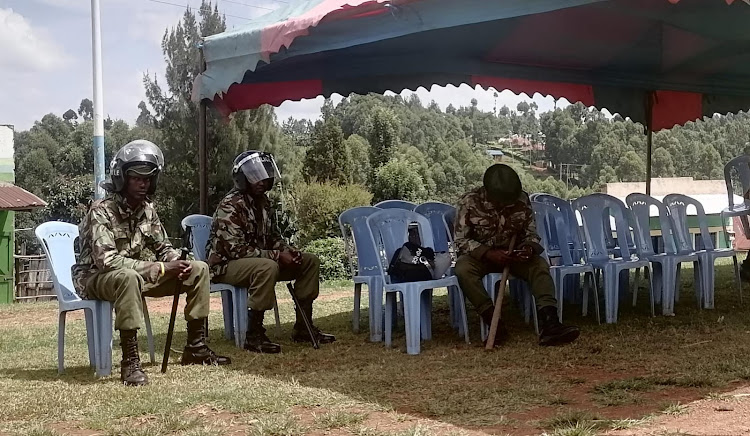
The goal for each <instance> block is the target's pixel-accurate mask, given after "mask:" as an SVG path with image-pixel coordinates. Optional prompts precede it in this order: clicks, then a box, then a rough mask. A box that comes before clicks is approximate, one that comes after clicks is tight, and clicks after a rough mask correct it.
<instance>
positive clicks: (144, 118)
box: [135, 101, 156, 127]
mask: <svg viewBox="0 0 750 436" xmlns="http://www.w3.org/2000/svg"><path fill="white" fill-rule="evenodd" d="M138 109H140V110H141V113H140V114H138V118H136V120H135V125H136V126H138V127H154V126H155V125H156V119H154V116H153V115H152V114H151V111H150V110H148V106H146V102H145V101H141V102H140V103H138Z"/></svg>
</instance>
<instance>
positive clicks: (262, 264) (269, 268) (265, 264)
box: [255, 259, 279, 280]
mask: <svg viewBox="0 0 750 436" xmlns="http://www.w3.org/2000/svg"><path fill="white" fill-rule="evenodd" d="M255 269H256V271H257V275H258V276H260V277H269V278H273V279H274V280H275V279H276V277H278V275H279V263H278V262H276V261H275V260H271V259H258V260H257V265H256V267H255Z"/></svg>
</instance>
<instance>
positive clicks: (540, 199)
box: [529, 193, 583, 255]
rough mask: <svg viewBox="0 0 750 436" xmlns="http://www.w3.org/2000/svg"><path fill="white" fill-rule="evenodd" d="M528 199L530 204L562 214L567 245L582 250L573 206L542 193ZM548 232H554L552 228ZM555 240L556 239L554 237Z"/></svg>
mask: <svg viewBox="0 0 750 436" xmlns="http://www.w3.org/2000/svg"><path fill="white" fill-rule="evenodd" d="M529 198H530V199H531V201H532V203H543V204H546V205H548V206H552V207H554V208H555V209H557V210H559V211H560V212H561V213H562V216H563V219H564V220H565V221H564V222H565V224H567V226H568V231H567V234H568V243H570V244H571V245H572V246H573V247H572V248H573V249H576V250H583V237H582V236H581V227H580V226H579V225H578V218H577V217H576V213H575V211H574V210H573V206H572V205H571V204H570V202H569V201H568V200H565V199H562V198H560V197H555V196H554V195H550V194H542V193H538V194H533V196H529ZM548 230H550V231H554V228H551V229H548ZM555 239H557V238H556V237H555ZM550 255H552V254H550Z"/></svg>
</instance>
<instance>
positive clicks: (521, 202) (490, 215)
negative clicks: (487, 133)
mask: <svg viewBox="0 0 750 436" xmlns="http://www.w3.org/2000/svg"><path fill="white" fill-rule="evenodd" d="M455 229H456V239H455V242H456V248H457V250H458V254H459V257H458V260H457V262H456V276H458V281H459V284H460V285H461V290H463V292H464V295H466V297H467V298H468V299H469V301H471V304H472V305H473V306H474V308H475V309H476V311H477V312H478V313H479V315H480V316H481V317H482V320H483V321H484V322H485V323H486V324H487V325H490V323H491V322H492V313H493V311H494V306H493V302H492V300H491V299H490V297H489V296H488V295H487V292H486V291H485V289H484V285H483V284H482V277H484V276H485V275H487V274H488V273H492V272H501V271H502V270H503V268H504V267H505V266H510V273H511V274H512V275H514V276H515V277H518V278H520V279H522V280H525V281H526V282H528V284H529V286H530V287H531V292H532V294H534V297H535V299H536V306H537V307H536V308H537V311H538V314H539V322H540V324H541V325H540V328H541V331H540V333H539V344H540V345H561V344H566V343H569V342H573V341H574V340H575V339H576V338H578V335H579V330H578V328H577V327H573V326H564V325H562V324H561V323H560V321H559V319H558V317H557V300H556V299H555V286H554V284H553V282H552V276H550V272H549V265H548V264H547V261H546V260H544V258H542V257H541V256H540V253H541V252H542V247H541V245H539V235H537V232H536V225H535V223H534V215H533V212H532V210H531V204H530V202H529V197H528V195H527V194H526V193H525V192H523V191H522V190H521V180H520V179H519V177H518V174H516V172H515V171H513V169H512V168H511V167H509V166H507V165H503V164H495V165H493V166H491V167H489V168H488V169H487V171H486V172H485V173H484V186H480V187H479V188H476V189H474V190H472V191H470V192H469V193H467V194H465V195H464V196H463V197H461V199H460V200H459V202H458V211H457V217H456V224H455ZM514 235H516V241H517V242H516V247H517V249H514V250H513V251H512V252H509V251H508V249H509V245H510V240H511V238H512V237H513V236H514ZM507 336H508V332H507V330H506V329H505V326H504V325H503V324H502V323H501V324H500V325H499V326H498V339H499V342H502V341H503V340H505V339H507Z"/></svg>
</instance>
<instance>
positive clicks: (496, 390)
mask: <svg viewBox="0 0 750 436" xmlns="http://www.w3.org/2000/svg"><path fill="white" fill-rule="evenodd" d="M687 269H688V271H684V272H683V274H682V277H683V286H682V289H681V297H682V298H681V300H680V301H679V302H678V303H677V304H676V306H675V309H676V313H677V315H676V316H674V317H661V316H657V317H656V318H651V317H650V316H649V308H648V304H647V300H648V298H647V297H646V293H645V292H641V295H640V297H641V298H639V304H638V306H637V307H635V308H633V307H631V306H630V304H629V302H628V301H629V300H628V301H624V302H622V303H621V304H620V314H619V322H618V323H617V324H615V325H605V324H602V325H598V324H597V323H596V321H595V320H594V319H593V318H592V316H591V315H589V317H586V318H584V317H582V316H581V315H580V307H579V306H576V305H571V304H568V305H566V306H565V320H566V322H569V323H575V324H577V325H579V326H580V327H581V330H582V334H581V337H580V339H579V340H578V341H577V342H576V343H574V344H572V345H570V346H566V347H558V348H542V347H539V346H537V345H536V340H535V336H534V333H533V328H531V327H530V326H528V325H526V324H525V323H524V322H523V319H522V317H521V316H520V315H519V312H518V310H517V308H516V307H515V306H514V305H513V302H512V300H511V299H508V298H506V301H507V306H506V307H505V308H504V311H503V316H504V318H505V320H506V321H507V323H508V327H509V329H510V332H511V338H510V340H509V341H508V343H507V344H506V345H505V346H503V347H502V348H500V349H498V350H496V351H494V352H485V351H484V349H483V347H482V344H481V341H480V339H479V334H478V318H477V316H476V314H474V313H473V312H472V311H469V312H470V313H469V316H470V318H469V327H470V333H471V335H472V337H471V339H472V344H470V345H466V344H465V343H464V342H463V341H462V340H461V338H459V337H458V335H457V334H456V333H455V332H454V331H453V330H452V329H451V328H450V327H449V326H448V323H447V319H448V306H447V302H446V296H445V291H444V290H437V291H436V292H435V295H436V297H435V303H434V308H433V316H432V319H433V339H432V340H430V341H424V342H423V343H422V352H421V354H420V355H418V356H409V355H407V354H406V353H405V340H404V334H403V321H401V322H400V324H399V326H398V327H397V329H395V330H394V347H393V348H392V349H387V348H385V347H384V346H383V345H382V344H374V343H370V342H369V341H368V329H367V326H368V319H367V310H366V307H364V306H366V302H367V297H366V296H364V295H363V297H362V301H363V312H362V320H361V333H359V334H353V333H352V332H351V311H352V305H353V300H352V292H351V285H350V284H348V283H337V284H335V286H326V287H324V289H322V291H321V300H320V302H318V303H317V304H316V309H315V314H316V324H318V325H319V326H320V327H321V328H322V329H323V330H325V331H330V332H333V333H335V334H336V335H337V338H338V341H337V342H336V343H334V344H331V345H326V346H323V347H321V349H320V350H313V349H312V348H311V347H309V346H306V345H303V344H294V343H292V342H291V341H290V339H289V337H290V335H291V327H292V323H293V321H294V313H293V310H292V306H291V302H290V301H289V298H288V294H287V293H286V289H285V288H283V287H279V288H278V298H279V300H280V301H279V306H280V311H281V319H282V324H283V325H282V327H281V329H280V330H279V331H277V330H276V329H275V328H274V327H273V326H272V322H273V317H272V316H268V317H266V320H267V321H266V322H267V327H268V328H269V335H270V336H271V338H272V339H274V340H277V341H278V342H280V343H281V344H282V347H283V353H282V354H280V355H251V354H249V353H247V352H244V351H243V350H239V349H236V348H235V347H234V345H233V344H232V343H230V342H229V341H226V340H225V339H224V338H223V331H222V330H223V327H222V326H223V322H222V318H221V317H222V315H221V312H220V311H216V312H212V314H211V318H210V320H211V336H210V337H211V340H210V345H211V347H213V348H214V349H215V350H216V351H218V352H219V353H221V354H225V355H228V356H230V357H231V358H232V359H233V364H232V365H230V366H227V367H220V368H219V367H182V366H180V365H179V364H177V362H178V361H179V355H175V354H174V353H173V356H172V360H171V363H170V366H169V370H168V372H167V373H166V374H161V373H160V372H159V367H158V365H151V364H150V363H147V364H146V372H147V373H148V375H149V377H150V380H151V384H150V385H149V386H145V387H142V388H130V387H126V386H122V385H121V384H120V383H119V382H118V380H119V359H120V352H119V349H118V345H117V340H116V339H115V345H114V348H115V350H114V352H113V362H114V367H113V374H112V376H110V377H106V378H103V379H97V378H95V377H94V376H93V373H92V371H91V370H90V369H89V368H88V362H87V360H88V358H87V352H86V340H85V325H84V322H83V321H82V320H81V319H71V320H69V322H68V334H67V335H66V344H67V346H66V373H65V374H63V375H61V376H58V374H57V369H56V368H57V366H56V365H57V364H56V335H57V315H56V308H57V305H56V303H35V304H32V303H25V304H13V305H5V306H0V404H1V405H2V406H1V407H0V434H3V435H4V434H38V435H57V434H65V433H66V432H68V431H69V432H74V431H73V430H75V429H85V430H92V431H96V432H98V433H100V434H130V435H149V434H190V435H213V434H226V433H227V432H230V433H231V432H234V433H235V434H252V435H266V434H268V435H281V436H283V435H301V434H308V433H321V432H323V433H326V432H343V433H342V434H357V435H359V434H361V435H363V436H365V435H377V436H380V435H388V436H393V435H406V434H409V435H420V436H421V435H425V434H432V433H439V434H441V435H444V434H446V433H451V434H460V433H461V432H463V431H469V430H474V429H489V430H488V431H490V432H492V433H497V434H504V433H514V434H516V433H517V432H516V431H515V430H514V429H516V428H522V429H530V430H528V431H529V433H530V434H539V433H541V432H542V431H547V432H548V433H550V434H584V435H585V434H590V432H591V431H592V430H591V429H590V428H589V427H590V426H594V427H595V428H596V429H597V431H598V430H599V429H603V428H615V427H616V428H622V427H628V426H637V425H640V423H641V421H639V420H640V419H641V418H643V415H638V416H627V418H629V419H621V420H619V421H609V420H608V417H612V416H616V417H617V418H623V417H624V416H623V415H622V413H619V414H610V411H614V410H624V409H622V408H626V407H632V405H638V407H639V410H645V412H643V413H644V415H645V414H651V413H660V412H662V411H663V410H664V409H663V408H662V407H661V406H662V405H663V404H665V402H667V401H669V399H668V398H669V397H668V393H669V392H670V391H671V390H675V389H679V390H681V392H682V394H683V396H681V397H680V401H685V399H684V392H685V390H690V391H691V392H695V398H696V399H697V398H701V397H704V396H706V395H708V394H709V393H713V395H715V396H720V395H721V392H722V391H724V390H725V389H726V388H727V385H728V383H729V382H733V381H737V380H741V381H742V380H750V342H749V341H747V332H748V331H750V316H749V315H750V302H747V303H745V304H744V305H740V303H739V299H738V297H737V294H736V290H735V289H734V287H733V284H732V273H731V261H730V262H727V263H722V264H720V265H719V266H718V273H717V293H716V309H714V310H698V309H697V308H696V305H695V302H694V298H693V292H692V288H691V287H690V285H689V283H688V279H692V271H689V268H687ZM214 298H216V297H214ZM160 304H162V303H160ZM163 304H164V305H166V306H167V307H168V306H169V302H168V301H167V302H166V303H163ZM659 309H660V308H659V307H658V306H657V311H658V310H659ZM167 322H168V315H167V314H166V313H163V312H161V313H154V312H153V311H152V323H153V327H154V333H155V341H156V349H157V356H156V358H157V361H161V357H162V356H161V349H162V348H163V344H164V340H165V333H166V326H167ZM141 339H142V340H141V341H140V344H141V351H142V354H141V356H142V358H143V359H144V361H147V360H148V357H147V356H148V355H147V353H146V341H145V335H141ZM184 341H185V331H184V322H183V321H182V320H179V321H178V323H177V329H176V332H175V338H174V344H175V345H174V348H181V345H182V343H183V342H184ZM657 394H659V397H658V400H657V399H655V398H656V395H657ZM665 395H666V397H665ZM674 407H677V406H674ZM570 410H578V411H580V412H569V411H570ZM575 413H579V414H580V416H579V417H578V418H576V417H575V416H574V415H575ZM586 414H588V415H586ZM587 416H588V418H587ZM574 418H576V419H574ZM579 418H580V419H579ZM584 418H586V419H584ZM555 419H556V420H558V422H556V423H554V422H553V420H555ZM421 423H429V425H428V424H421ZM434 425H440V426H445V428H442V427H441V430H439V431H438V430H435V429H434V428H433V427H434ZM532 429H536V430H532ZM523 431H525V430H523ZM237 432H239V433H237ZM553 432H556V433H553ZM587 432H589V433H587Z"/></svg>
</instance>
